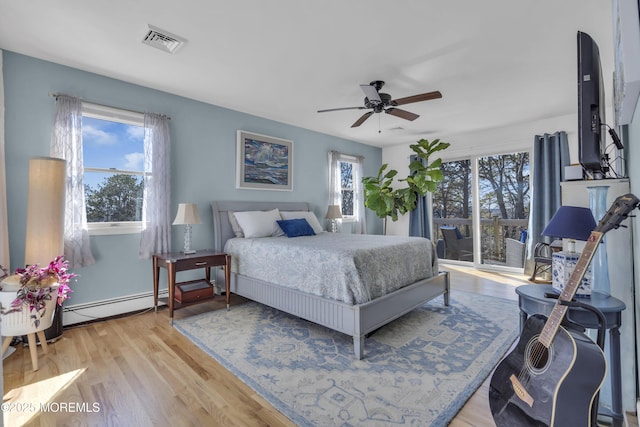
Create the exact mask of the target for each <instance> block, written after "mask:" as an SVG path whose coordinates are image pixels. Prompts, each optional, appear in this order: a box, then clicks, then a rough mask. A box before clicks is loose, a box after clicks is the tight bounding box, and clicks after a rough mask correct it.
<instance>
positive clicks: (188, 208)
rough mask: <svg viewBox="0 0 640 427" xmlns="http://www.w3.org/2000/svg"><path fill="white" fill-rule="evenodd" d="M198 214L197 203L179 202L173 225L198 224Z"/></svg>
mask: <svg viewBox="0 0 640 427" xmlns="http://www.w3.org/2000/svg"><path fill="white" fill-rule="evenodd" d="M200 223H201V221H200V214H199V213H198V205H196V204H195V203H180V204H179V205H178V213H177V214H176V219H174V220H173V224H174V225H184V224H200Z"/></svg>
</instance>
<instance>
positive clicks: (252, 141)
mask: <svg viewBox="0 0 640 427" xmlns="http://www.w3.org/2000/svg"><path fill="white" fill-rule="evenodd" d="M236 149H237V154H236V188H238V189H244V190H276V191H293V141H290V140H287V139H281V138H275V137H272V136H267V135H260V134H257V133H251V132H247V131H243V130H239V131H238V132H237V141H236Z"/></svg>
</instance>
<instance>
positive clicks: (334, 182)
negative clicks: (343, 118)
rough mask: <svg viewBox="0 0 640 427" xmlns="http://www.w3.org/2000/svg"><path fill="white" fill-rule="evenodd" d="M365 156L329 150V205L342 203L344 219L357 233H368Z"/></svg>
mask: <svg viewBox="0 0 640 427" xmlns="http://www.w3.org/2000/svg"><path fill="white" fill-rule="evenodd" d="M363 164H364V158H363V157H360V156H351V155H348V154H342V153H338V152H337V151H329V205H340V207H341V210H342V212H341V213H342V217H343V221H346V222H350V223H352V224H351V225H352V227H351V228H352V231H353V232H354V233H356V234H361V233H366V229H367V228H366V220H365V215H364V193H363V189H362V184H361V181H362V170H363Z"/></svg>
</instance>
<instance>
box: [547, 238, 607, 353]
mask: <svg viewBox="0 0 640 427" xmlns="http://www.w3.org/2000/svg"><path fill="white" fill-rule="evenodd" d="M603 236H604V233H602V232H599V231H592V232H591V235H590V236H589V239H588V240H587V244H586V245H585V247H584V250H583V251H582V254H581V255H580V258H579V259H578V262H577V263H576V267H575V269H574V270H573V273H571V276H570V277H569V281H568V282H567V284H565V285H564V288H563V290H562V293H561V294H560V296H559V297H558V302H560V301H571V300H572V299H573V297H574V296H575V294H576V291H577V290H578V287H579V286H580V282H581V281H582V279H583V278H584V275H585V273H586V272H587V268H589V264H591V260H592V259H593V256H594V255H595V253H596V250H597V249H598V245H599V244H600V242H601V241H602V237H603ZM567 308H568V307H567V306H566V305H561V304H559V303H556V305H555V306H554V307H553V310H552V311H551V314H550V315H549V318H548V319H547V322H546V323H545V325H544V328H543V329H542V332H541V333H540V338H539V341H540V343H542V344H543V345H544V346H545V347H547V348H549V347H551V342H552V341H553V338H554V337H555V336H556V333H557V332H558V328H559V327H560V323H561V322H562V319H563V318H564V315H565V314H566V312H567Z"/></svg>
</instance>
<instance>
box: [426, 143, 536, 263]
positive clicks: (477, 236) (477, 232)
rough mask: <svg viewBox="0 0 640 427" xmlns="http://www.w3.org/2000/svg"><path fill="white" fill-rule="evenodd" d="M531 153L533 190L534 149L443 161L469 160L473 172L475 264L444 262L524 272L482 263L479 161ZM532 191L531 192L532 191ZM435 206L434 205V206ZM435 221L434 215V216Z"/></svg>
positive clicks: (456, 261) (472, 211) (472, 213)
mask: <svg viewBox="0 0 640 427" xmlns="http://www.w3.org/2000/svg"><path fill="white" fill-rule="evenodd" d="M525 152H526V153H529V171H530V172H529V183H530V187H529V188H531V174H532V173H533V172H532V170H533V168H532V166H531V163H532V161H533V150H532V149H517V148H516V149H515V150H513V151H511V152H504V151H502V152H494V153H479V154H474V155H472V156H468V157H460V158H451V159H442V162H443V163H446V162H455V161H461V160H469V167H470V172H471V221H472V222H471V229H472V236H473V262H470V261H458V260H449V259H445V260H443V262H447V263H452V264H461V265H470V264H471V265H473V267H474V268H476V269H478V270H487V271H499V272H514V273H522V272H523V271H524V267H522V268H520V267H509V266H506V265H498V264H495V265H494V264H484V263H482V240H481V239H482V227H481V217H480V181H479V179H480V178H479V173H478V170H479V165H478V163H479V161H480V159H481V158H483V157H487V156H500V155H505V154H511V153H525ZM530 191H531V190H530ZM432 206H433V205H432ZM432 220H433V215H432ZM431 227H432V230H433V229H435V228H434V227H435V225H434V224H433V223H432V224H431Z"/></svg>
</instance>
